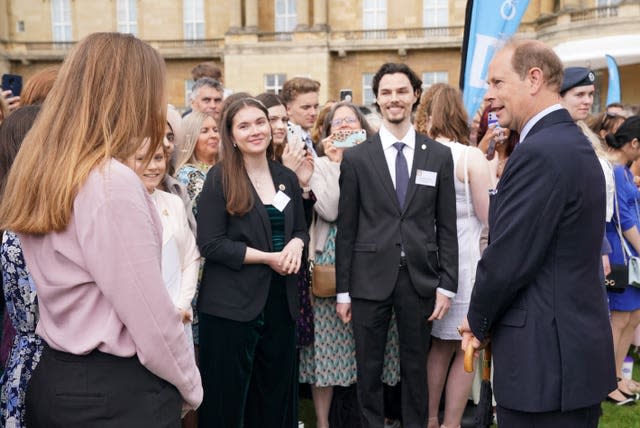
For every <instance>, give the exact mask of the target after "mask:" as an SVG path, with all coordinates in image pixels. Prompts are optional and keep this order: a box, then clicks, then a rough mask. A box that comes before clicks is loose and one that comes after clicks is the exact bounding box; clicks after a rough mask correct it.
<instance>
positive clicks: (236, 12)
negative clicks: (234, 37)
mask: <svg viewBox="0 0 640 428" xmlns="http://www.w3.org/2000/svg"><path fill="white" fill-rule="evenodd" d="M241 29H242V1H241V0H235V1H232V2H231V11H230V13H229V30H228V32H229V33H238V32H239V31H240V30H241Z"/></svg>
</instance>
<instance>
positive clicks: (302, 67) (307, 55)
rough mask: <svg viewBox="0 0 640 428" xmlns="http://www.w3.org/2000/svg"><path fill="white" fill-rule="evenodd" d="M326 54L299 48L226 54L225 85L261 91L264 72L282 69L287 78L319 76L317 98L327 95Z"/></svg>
mask: <svg viewBox="0 0 640 428" xmlns="http://www.w3.org/2000/svg"><path fill="white" fill-rule="evenodd" d="M329 68H330V66H329V55H328V53H327V52H326V51H325V52H319V51H317V52H313V51H311V52H309V51H307V52H304V51H298V52H294V53H291V52H290V53H288V54H287V55H283V54H282V52H280V53H276V52H274V53H259V52H243V53H238V54H231V55H225V58H224V79H225V81H224V83H225V87H227V88H229V89H232V90H233V91H235V92H239V91H246V92H249V93H250V94H254V95H257V94H259V93H260V92H264V75H265V74H277V73H284V74H286V75H287V78H288V79H289V78H291V77H295V76H305V77H310V78H312V79H315V80H318V81H319V82H320V84H321V87H320V100H321V101H322V100H325V99H326V98H327V95H328V93H329V92H328V84H329V83H328V82H329V81H330V78H329Z"/></svg>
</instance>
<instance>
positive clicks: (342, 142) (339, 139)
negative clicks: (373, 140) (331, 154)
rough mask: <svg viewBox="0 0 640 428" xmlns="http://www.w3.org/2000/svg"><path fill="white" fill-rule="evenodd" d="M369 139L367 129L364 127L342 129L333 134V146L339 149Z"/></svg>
mask: <svg viewBox="0 0 640 428" xmlns="http://www.w3.org/2000/svg"><path fill="white" fill-rule="evenodd" d="M366 139H367V131H365V130H364V129H358V130H346V129H345V130H341V131H337V132H335V133H334V134H333V137H332V141H333V146H334V147H336V148H339V149H346V148H349V147H353V146H355V145H356V144H360V143H362V142H363V141H364V140H366Z"/></svg>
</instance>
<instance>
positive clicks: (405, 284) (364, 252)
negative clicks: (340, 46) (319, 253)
mask: <svg viewBox="0 0 640 428" xmlns="http://www.w3.org/2000/svg"><path fill="white" fill-rule="evenodd" d="M421 83H422V82H421V81H420V79H419V78H418V77H417V76H416V74H415V73H414V72H413V71H412V70H411V69H410V68H409V67H407V66H406V65H404V64H384V65H383V66H382V67H381V68H380V70H378V72H377V73H376V75H375V76H374V78H373V91H374V93H375V95H376V102H377V105H378V108H379V110H380V112H381V114H382V117H383V123H382V127H381V129H380V132H379V133H377V134H375V135H373V136H370V138H369V139H368V140H367V141H365V142H364V143H362V144H360V145H358V146H356V147H354V148H351V149H349V150H347V151H345V152H344V158H343V160H342V163H341V169H340V171H341V172H340V174H341V175H340V202H339V211H338V232H337V236H336V278H337V291H338V293H339V294H338V298H337V299H338V303H337V311H338V315H339V316H340V317H341V319H342V320H343V322H348V321H349V320H350V319H351V314H353V333H354V337H355V343H356V361H357V365H358V384H357V385H358V386H357V390H358V398H359V402H360V410H361V414H362V422H363V426H364V427H367V428H370V427H375V428H378V427H379V428H382V426H383V424H384V409H383V407H384V406H383V388H382V381H381V380H380V376H381V374H382V366H383V357H384V347H385V342H386V337H387V331H388V328H389V320H390V318H391V312H392V309H393V310H395V314H396V318H397V321H398V332H399V337H400V371H401V379H402V399H401V400H402V401H401V413H402V425H403V427H405V428H424V427H425V426H426V424H427V413H426V411H427V373H426V361H427V351H428V347H429V336H430V331H431V324H430V322H429V321H431V320H433V319H435V318H438V319H440V318H442V316H444V314H445V313H446V312H447V310H448V308H449V305H450V298H451V297H452V296H454V295H455V292H456V290H457V275H458V244H457V236H456V202H455V192H454V185H453V161H452V158H451V151H450V150H449V148H447V147H445V146H443V145H442V144H440V143H437V142H436V141H433V140H431V139H429V138H427V137H426V136H424V135H420V134H417V133H416V131H415V129H414V128H413V126H412V124H411V112H412V110H413V109H414V108H415V106H416V105H417V103H418V99H419V97H420V93H421Z"/></svg>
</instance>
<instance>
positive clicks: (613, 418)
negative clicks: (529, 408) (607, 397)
mask: <svg viewBox="0 0 640 428" xmlns="http://www.w3.org/2000/svg"><path fill="white" fill-rule="evenodd" d="M633 355H634V357H635V360H636V362H635V364H634V366H633V378H634V379H635V380H637V381H640V354H638V353H634V354H633ZM602 413H603V415H602V419H600V424H599V426H598V427H599V428H638V427H640V401H638V403H637V404H636V405H635V406H616V405H615V404H613V403H607V402H604V403H602ZM300 420H301V421H303V422H304V428H315V427H316V416H315V412H314V410H313V402H312V401H311V400H308V399H303V400H300ZM336 428H341V427H336Z"/></svg>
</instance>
